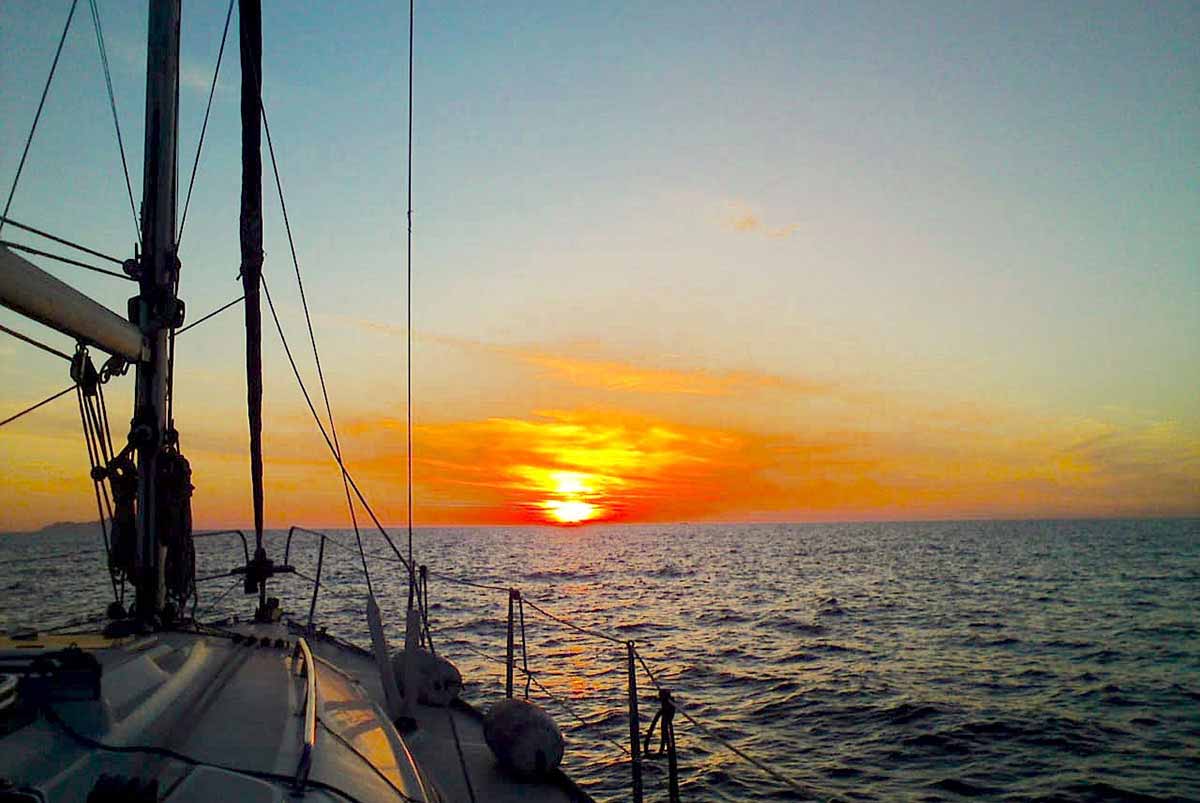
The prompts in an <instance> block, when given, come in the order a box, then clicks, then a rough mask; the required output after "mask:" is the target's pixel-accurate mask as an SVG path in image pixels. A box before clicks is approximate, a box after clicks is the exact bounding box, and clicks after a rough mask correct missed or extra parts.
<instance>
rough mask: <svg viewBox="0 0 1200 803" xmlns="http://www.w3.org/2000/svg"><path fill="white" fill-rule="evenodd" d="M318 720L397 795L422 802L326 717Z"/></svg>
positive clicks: (413, 801) (415, 802)
mask: <svg viewBox="0 0 1200 803" xmlns="http://www.w3.org/2000/svg"><path fill="white" fill-rule="evenodd" d="M317 722H318V724H320V726H321V727H322V728H324V729H325V731H326V732H327V733H328V734H329V735H330V736H332V737H333V738H335V739H337V740H338V741H339V742H341V743H342V744H343V745H344V746H345V747H346V749H347V750H349V751H350V752H351V753H353V754H354V755H356V756H358V758H359V759H361V760H362V762H363V763H364V764H366V765H367V766H368V767H370V768H371V770H372V771H373V772H374V773H375V774H376V775H378V776H379V777H380V778H381V779H383V781H384V783H386V784H387V785H388V786H390V787H391V788H392V791H393V792H395V793H396V794H397V795H399V796H400V798H401V799H402V800H406V801H412V803H422V801H420V800H418V799H417V798H415V797H410V796H409V795H406V794H405V793H404V792H403V791H401V789H400V787H398V786H396V784H395V783H393V782H392V779H391V778H389V777H387V775H385V774H384V772H383V770H381V769H379V767H377V766H375V764H374V762H372V761H371V759H369V758H367V757H366V756H365V755H363V754H362V752H361V751H360V750H359V749H358V748H357V747H355V746H354V743H353V742H351V741H350V740H349V739H347V738H346V737H345V736H342V734H340V733H338V732H337V731H335V730H334V729H333V728H331V727H329V725H328V723H326V722H325V720H324V719H322V718H321V717H317ZM308 783H309V785H311V784H312V782H311V781H309V782H308Z"/></svg>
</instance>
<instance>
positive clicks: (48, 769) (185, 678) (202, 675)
mask: <svg viewBox="0 0 1200 803" xmlns="http://www.w3.org/2000/svg"><path fill="white" fill-rule="evenodd" d="M230 634H231V635H202V634H198V633H189V632H163V633H157V634H154V635H151V636H148V637H144V638H137V639H133V638H125V639H107V638H104V637H102V636H99V635H98V634H73V635H70V636H62V637H42V638H38V639H35V640H32V641H28V640H25V641H19V642H18V641H8V640H6V641H5V642H0V654H2V655H3V656H4V657H5V658H13V657H30V656H34V655H38V654H46V653H51V652H53V651H56V650H60V649H62V648H63V647H66V646H68V645H69V644H75V645H77V646H79V647H80V648H82V649H83V650H85V651H86V652H88V653H90V654H92V655H94V656H95V657H96V658H97V659H98V661H99V662H100V666H101V699H100V700H87V701H82V700H81V701H72V702H54V703H52V704H51V705H50V706H49V710H50V716H47V714H46V713H45V712H41V714H40V715H38V714H39V712H38V711H36V710H33V709H30V710H29V711H28V712H27V719H28V721H24V722H22V721H13V722H11V723H8V724H12V725H13V727H11V728H6V729H5V730H4V731H0V733H4V735H3V736H0V778H3V779H5V780H7V781H9V782H12V783H14V784H15V785H17V786H25V787H30V788H35V789H38V790H40V791H41V792H42V793H43V794H44V795H45V799H48V800H85V799H87V798H88V796H89V794H90V792H91V791H92V790H93V789H94V788H95V786H96V784H97V783H98V782H99V781H100V778H101V775H103V774H108V775H114V774H116V775H121V776H124V777H126V778H136V779H140V780H141V781H144V782H157V783H158V789H159V799H160V800H166V801H171V802H172V803H181V802H183V803H186V802H187V801H211V800H230V801H232V800H250V801H258V800H261V801H285V800H289V799H291V798H292V797H293V795H292V787H293V783H292V779H293V778H295V777H296V775H297V769H298V768H299V767H300V765H301V758H302V752H303V751H302V743H303V740H302V738H301V730H302V727H303V723H304V718H303V716H298V715H297V714H298V712H300V713H302V712H303V711H304V703H305V683H304V679H303V678H301V677H300V675H299V674H298V672H297V668H298V667H297V665H296V663H295V662H294V660H293V658H292V654H293V646H294V644H295V636H294V635H290V634H289V633H288V630H287V627H286V626H285V625H283V624H274V625H264V624H240V625H234V626H233V627H232V629H231V631H230ZM231 636H232V637H231ZM311 647H312V650H313V653H314V655H315V656H316V670H317V671H316V678H315V681H316V688H317V700H318V705H317V709H316V710H317V722H318V723H319V725H318V727H317V738H316V744H315V747H314V749H313V750H312V753H311V756H312V758H311V769H310V772H309V775H308V778H309V780H310V781H311V782H312V783H310V785H309V786H308V788H307V790H306V792H305V795H304V797H305V798H306V799H310V800H330V801H334V800H345V799H346V798H347V797H349V798H351V799H354V800H361V801H394V800H417V801H470V800H472V792H473V793H474V795H473V798H474V799H475V800H478V801H484V800H486V801H496V802H497V803H504V802H505V801H518V800H519V801H553V802H555V803H557V802H558V801H573V800H588V797H587V796H586V795H585V794H583V793H582V792H580V791H579V790H578V789H577V788H576V787H574V785H573V784H572V783H571V782H570V781H569V780H567V779H566V778H565V776H562V775H558V776H556V777H553V778H551V779H549V780H547V781H544V782H522V781H520V780H517V779H515V778H513V777H510V776H508V775H507V774H505V773H504V772H503V771H502V770H501V769H500V768H499V767H498V766H497V764H496V761H495V759H494V758H493V757H492V754H491V751H490V749H489V748H488V747H487V745H486V744H485V743H484V740H483V731H482V723H481V719H480V718H479V716H478V714H477V713H475V712H474V711H473V710H472V709H470V708H469V707H467V706H465V705H461V706H455V707H452V708H432V707H427V706H417V709H416V712H415V713H416V718H417V727H416V728H415V729H414V730H412V731H411V732H408V733H407V734H405V735H403V736H401V734H399V733H398V732H397V731H396V729H395V728H394V726H393V725H392V723H391V722H390V721H389V720H388V718H387V716H386V714H385V713H384V709H383V705H382V701H383V691H382V684H381V682H380V679H379V675H378V672H377V670H376V668H375V664H374V662H373V660H372V659H371V658H370V657H369V656H368V655H365V654H363V653H361V652H359V651H357V650H356V649H354V648H350V647H348V646H346V645H342V644H340V643H338V642H335V641H333V640H328V639H320V638H317V639H314V640H312V642H311ZM8 716H12V715H11V712H10V714H9V715H8ZM55 718H60V719H61V722H55V721H54V719H55ZM451 719H453V722H454V729H455V730H457V733H458V740H457V742H458V745H461V750H462V757H463V758H462V761H461V762H460V759H459V748H458V746H457V745H456V740H455V738H454V733H453V731H452V729H451V725H450V723H451ZM81 737H82V738H81ZM88 740H92V741H90V742H89V741H88ZM112 748H116V750H113V749H112ZM464 765H465V768H466V772H465V774H464ZM467 777H469V779H470V781H469V783H470V790H468V786H467V783H468V781H467V780H466V778H467ZM431 779H434V780H431ZM323 785H324V786H323Z"/></svg>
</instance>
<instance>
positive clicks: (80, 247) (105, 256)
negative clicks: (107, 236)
mask: <svg viewBox="0 0 1200 803" xmlns="http://www.w3.org/2000/svg"><path fill="white" fill-rule="evenodd" d="M2 221H3V222H4V223H8V224H9V225H12V226H15V227H16V228H18V229H21V230H22V231H27V232H29V233H30V234H36V235H38V236H39V237H45V238H46V239H47V240H53V241H54V242H56V243H60V244H62V245H65V246H68V247H70V248H74V249H76V250H78V251H82V252H84V253H85V254H91V255H92V256H94V257H99V258H100V259H105V260H108V261H109V262H112V263H113V264H114V265H124V264H125V262H124V261H123V260H120V259H117V258H116V257H110V256H109V255H108V254H102V253H100V252H99V251H94V250H92V249H91V248H88V247H87V246H84V245H80V244H79V243H74V242H71V241H70V240H66V239H63V238H62V237H58V236H56V235H54V234H51V233H50V232H48V231H42V230H41V229H35V228H34V227H33V226H28V225H26V224H24V223H19V222H17V221H15V220H13V219H12V218H10V217H5V218H3V219H2Z"/></svg>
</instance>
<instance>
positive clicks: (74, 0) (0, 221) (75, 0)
mask: <svg viewBox="0 0 1200 803" xmlns="http://www.w3.org/2000/svg"><path fill="white" fill-rule="evenodd" d="M77 5H79V0H71V10H70V11H68V12H67V22H66V24H65V25H63V32H62V36H61V37H59V40H58V49H57V50H55V51H54V61H53V62H52V63H51V64H50V74H49V75H48V76H46V85H45V86H43V87H42V99H41V100H39V101H38V107H37V112H36V113H35V114H34V115H33V125H32V126H30V128H29V136H28V137H26V138H25V148H24V150H22V151H21V161H20V162H18V163H17V174H16V175H15V176H13V182H12V186H11V187H10V188H9V190H8V200H7V201H5V202H4V213H3V214H2V215H0V230H3V229H4V221H5V220H7V219H8V210H9V208H11V207H12V202H13V196H14V195H16V193H17V184H18V183H19V182H20V181H21V171H23V170H24V169H25V159H26V158H27V157H28V156H29V146H30V145H31V144H33V134H34V132H35V131H37V127H38V121H39V120H41V119H42V108H43V107H44V106H45V105H46V95H47V94H49V92H50V82H51V81H53V80H54V71H55V70H57V69H58V57H59V56H61V55H62V49H63V43H64V42H66V41H67V31H69V30H70V29H71V19H72V18H73V17H74V16H75V6H77Z"/></svg>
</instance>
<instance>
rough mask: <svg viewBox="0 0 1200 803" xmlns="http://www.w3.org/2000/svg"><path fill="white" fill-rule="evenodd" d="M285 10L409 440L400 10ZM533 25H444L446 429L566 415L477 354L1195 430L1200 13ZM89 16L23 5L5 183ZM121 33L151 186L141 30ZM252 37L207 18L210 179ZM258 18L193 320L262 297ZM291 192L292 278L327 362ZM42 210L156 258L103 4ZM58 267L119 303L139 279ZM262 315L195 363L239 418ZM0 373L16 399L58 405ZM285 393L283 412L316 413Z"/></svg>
mask: <svg viewBox="0 0 1200 803" xmlns="http://www.w3.org/2000/svg"><path fill="white" fill-rule="evenodd" d="M265 5H266V6H267V8H266V9H265V20H264V36H265V48H266V52H265V56H264V72H265V90H264V92H265V103H266V107H267V112H268V114H269V116H270V121H271V126H272V133H273V135H274V137H275V144H276V149H277V153H278V155H279V157H280V160H281V165H280V166H281V170H282V172H283V181H284V184H285V190H286V193H287V198H288V205H289V213H290V215H291V217H292V221H293V227H294V229H295V232H296V234H297V245H298V248H299V251H300V258H301V262H302V264H303V266H304V268H305V278H306V281H307V282H308V285H307V287H308V289H309V299H310V303H311V304H312V306H313V308H314V311H315V313H316V314H317V323H318V326H319V327H320V330H321V335H322V344H323V347H324V348H325V349H326V350H327V351H328V353H329V354H331V355H337V358H338V361H337V362H335V364H334V365H333V367H332V368H331V373H333V375H334V377H333V378H334V379H335V380H336V381H337V382H339V383H340V386H341V387H343V388H346V390H344V391H342V392H343V394H344V395H343V398H345V405H346V406H347V407H348V408H349V412H348V414H350V415H358V414H361V415H370V414H382V413H384V412H386V411H387V409H389V408H388V405H387V404H386V403H385V402H384V398H385V397H387V396H388V394H389V393H390V392H392V391H396V390H398V389H399V388H400V387H401V385H400V384H399V383H400V382H401V380H402V372H403V367H404V364H403V353H402V351H401V348H402V342H401V341H400V340H399V339H397V338H396V337H395V336H394V334H387V333H385V332H382V331H381V330H380V329H378V328H375V329H372V328H370V327H367V326H364V325H363V324H362V322H363V321H368V322H374V323H377V324H378V323H392V324H401V325H402V323H403V317H402V316H403V302H404V276H403V269H404V250H403V249H404V206H405V198H404V183H405V178H406V176H405V163H404V158H405V156H404V152H405V146H406V139H407V138H406V131H405V125H406V123H405V114H406V108H407V106H406V94H405V93H406V80H407V63H406V47H407V41H406V38H407V15H406V12H407V9H406V8H403V7H401V5H400V4H396V3H353V4H295V3H270V2H268V3H266V4H265ZM514 5H515V4H495V5H486V4H480V3H449V2H445V3H443V2H438V3H430V4H420V3H419V4H418V9H417V44H416V48H417V50H416V54H417V55H416V83H417V88H416V133H415V148H416V156H415V160H416V161H415V173H414V184H415V195H416V200H415V207H416V215H415V226H416V246H415V251H414V266H415V277H416V278H415V280H414V293H415V296H414V304H415V309H416V318H415V327H416V329H417V331H418V333H419V335H420V336H421V337H422V338H425V339H424V340H423V341H419V344H418V349H417V357H418V361H417V363H416V364H415V367H416V371H417V390H418V399H419V402H420V403H421V404H424V405H426V407H425V409H426V410H427V411H428V414H429V415H430V417H433V418H437V417H438V416H456V415H457V416H479V415H486V414H487V413H485V412H482V411H484V410H485V409H495V410H498V411H500V413H501V414H505V415H508V414H522V413H527V412H528V411H529V410H530V409H532V408H534V407H536V406H538V405H545V404H553V403H555V401H556V398H557V397H555V392H556V391H554V390H553V389H549V390H548V389H546V388H545V387H544V386H542V385H538V384H536V383H534V384H530V385H525V386H522V387H521V388H514V387H513V386H512V383H511V381H510V378H509V377H508V376H507V375H506V374H505V373H504V372H503V371H502V370H500V369H498V368H496V367H495V366H494V365H489V364H480V361H479V360H478V359H475V358H474V357H472V355H470V354H467V353H464V349H463V348H461V347H460V346H456V345H447V342H450V341H453V342H454V343H457V342H459V341H473V342H478V343H481V344H490V345H499V346H502V347H513V348H529V349H536V350H539V351H544V352H552V353H555V354H562V353H570V354H576V355H580V354H582V355H586V356H589V357H594V358H596V359H603V360H611V361H619V362H632V363H637V364H642V365H652V366H655V367H657V368H666V369H679V370H696V369H703V370H709V371H756V372H763V373H766V374H771V375H778V376H785V377H789V378H793V379H798V380H813V381H820V382H832V383H836V384H839V385H843V386H845V385H852V386H855V387H861V388H863V389H864V392H866V391H870V392H873V393H882V394H899V395H905V396H906V397H910V396H922V397H926V396H929V397H936V398H938V399H943V400H947V401H954V402H966V403H972V402H975V401H986V402H988V403H1001V404H1005V405H1011V406H1013V407H1014V408H1019V409H1020V410H1022V411H1024V412H1026V413H1028V414H1030V415H1050V416H1057V417H1096V416H1099V417H1106V418H1107V419H1111V420H1114V421H1143V422H1146V421H1148V422H1163V421H1167V422H1171V424H1172V426H1174V427H1177V428H1178V431H1179V432H1181V433H1185V434H1189V437H1191V436H1195V435H1196V433H1198V432H1200V398H1198V395H1197V388H1198V387H1200V312H1198V311H1200V225H1198V221H1200V48H1197V47H1196V42H1197V41H1200V7H1198V6H1197V5H1196V4H1194V3H1183V2H1181V3H1154V4H1145V3H1132V2H1129V3H1111V2H1086V3H1067V2H1061V3H1051V4H1047V3H1016V2H1002V3H972V4H963V3H915V4H888V3H839V4H817V3H767V2H754V3H737V4H728V3H698V2H697V3H634V4H620V3H618V4H595V3H572V2H554V3H539V4H534V3H529V4H520V6H521V7H520V8H514V7H513V6H514ZM68 6H69V4H68V3H66V2H49V3H43V2H28V1H27V0H12V2H9V3H6V4H5V8H4V11H3V12H2V19H3V24H2V25H0V53H2V54H3V55H2V56H0V59H3V61H2V62H0V69H2V76H3V80H2V82H0V83H2V94H0V121H2V122H0V176H3V177H4V182H5V183H4V185H3V186H4V187H5V189H7V186H8V181H10V180H11V176H12V175H13V173H14V171H15V167H16V163H17V160H18V157H19V154H20V147H21V144H22V143H23V141H24V137H25V135H26V133H27V130H28V124H29V122H30V121H31V119H32V114H33V111H34V109H35V107H36V103H37V97H38V94H39V92H40V89H41V84H42V81H43V80H44V77H45V74H46V71H47V68H48V66H49V63H50V60H51V58H52V55H53V48H54V46H55V44H56V41H57V35H58V33H59V31H60V30H61V26H62V22H63V20H64V18H65V15H66V11H67V8H68ZM100 7H101V11H102V14H103V16H104V26H105V33H106V37H107V43H108V49H109V52H110V60H111V62H112V69H113V80H114V84H115V88H116V91H117V99H118V103H119V106H120V115H121V122H122V128H123V133H124V135H125V139H126V147H127V151H128V153H129V157H130V168H131V172H132V175H133V180H134V190H135V196H140V175H141V135H142V131H141V125H140V117H141V114H142V103H143V91H144V75H143V69H144V44H143V40H144V37H145V9H144V7H143V5H142V4H140V3H133V2H111V1H109V2H101V3H100ZM223 17H224V4H223V3H220V2H188V3H185V21H184V28H183V62H184V78H183V87H182V89H181V103H182V108H183V113H182V115H181V143H182V144H181V159H180V161H181V164H182V165H183V166H184V171H185V176H186V171H187V170H189V169H190V165H191V159H192V156H193V154H194V148H195V142H196V138H197V134H198V130H199V123H200V119H201V117H202V114H203V109H204V100H205V97H206V94H207V82H208V80H209V78H210V76H211V70H212V65H213V62H214V59H215V54H216V48H217V44H218V42H219V40H220V34H221V25H222V22H223ZM236 25H237V22H236V13H235V19H234V22H233V26H232V30H231V33H230V45H229V47H228V48H227V50H226V54H225V55H226V59H225V63H224V66H223V68H222V73H221V81H220V84H219V86H218V90H217V94H216V100H215V104H214V108H213V118H212V122H211V123H210V129H209V134H208V141H207V143H206V146H205V151H204V158H203V161H202V163H201V168H200V174H199V178H198V180H197V185H196V192H195V196H194V198H193V201H192V209H191V211H190V212H189V219H188V225H187V232H186V234H185V235H184V240H183V249H182V258H183V262H184V266H185V273H184V279H183V287H182V295H183V296H184V297H185V298H186V300H187V302H188V304H189V309H190V311H191V312H192V314H193V315H198V314H201V313H202V312H204V311H206V310H208V309H211V308H213V307H215V306H217V305H219V304H220V303H223V302H224V301H226V300H228V299H230V298H233V297H235V296H236V295H238V294H239V292H240V290H239V289H238V284H237V282H236V273H237V262H238V257H237V253H238V245H237V209H238V207H237V199H238V181H239V174H238V154H237V147H238V136H237V131H238V119H237V75H238V73H237V62H238V54H237V38H236ZM268 181H269V179H268ZM273 192H274V190H273V187H272V186H271V185H270V184H269V183H267V185H266V187H265V197H266V198H267V208H268V211H269V214H271V217H270V219H269V220H268V232H267V245H266V248H267V268H266V270H267V273H268V276H270V277H272V282H273V285H272V287H273V288H278V290H277V293H278V294H279V297H280V300H281V301H282V302H283V303H284V309H285V311H286V312H287V314H288V316H289V322H290V324H291V325H292V327H293V331H295V337H296V339H297V340H298V342H302V341H299V338H300V330H299V329H296V328H295V327H297V326H299V325H300V324H299V318H297V317H296V313H297V301H296V295H295V292H294V290H293V289H292V286H291V284H289V283H288V279H287V277H288V276H289V275H290V263H289V260H288V256H287V245H286V241H285V240H284V239H283V238H282V226H281V223H280V221H279V220H278V216H277V215H275V214H273V213H271V210H273V209H274V207H275V203H276V202H275V201H274V200H273ZM181 202H182V194H181ZM12 214H13V217H14V218H16V219H17V220H21V221H23V222H29V223H31V224H33V225H39V226H44V227H46V228H48V229H50V230H51V231H55V232H62V233H65V234H69V235H71V236H72V237H75V238H77V239H79V240H80V241H83V242H85V243H87V244H89V245H93V246H94V247H97V248H100V249H101V250H107V251H109V252H112V253H115V254H118V255H126V254H128V253H129V252H130V249H131V245H132V232H133V225H132V222H131V219H130V218H131V215H130V213H129V210H128V202H127V200H126V199H125V194H124V186H123V180H122V179H121V174H120V165H119V160H118V157H117V151H116V145H115V141H114V137H113V133H112V122H111V119H110V117H109V112H108V108H107V100H106V97H105V94H104V85H103V79H102V76H101V73H100V70H99V60H98V56H97V50H96V43H95V41H94V35H93V33H92V29H91V20H90V17H89V14H88V10H87V6H86V4H81V5H80V7H79V9H78V10H77V12H76V19H75V22H74V24H73V26H72V32H71V34H70V36H69V38H68V42H67V45H66V48H65V50H64V55H63V62H62V64H61V66H60V69H59V73H58V76H57V78H56V79H55V84H54V86H53V88H52V90H51V93H50V99H49V101H48V103H47V107H46V112H45V114H44V117H43V120H42V122H41V125H40V127H39V131H38V136H37V138H36V139H35V141H34V146H33V149H32V152H31V155H30V159H29V163H28V165H27V167H26V173H25V176H24V178H23V179H22V182H21V185H20V189H19V190H18V192H17V196H16V200H15V201H14V204H13V208H12ZM4 236H5V237H9V236H13V237H14V238H16V234H15V233H14V232H12V231H11V230H6V231H5V233H4ZM21 239H24V238H23V237H22V238H21ZM53 270H54V272H56V273H58V274H59V275H70V276H72V277H73V279H74V280H76V283H77V284H78V285H79V286H82V287H83V288H85V289H88V290H89V291H92V292H96V293H98V294H100V295H101V296H102V297H103V298H104V299H105V300H106V301H108V302H109V303H110V304H111V305H112V306H114V307H118V308H120V307H121V306H123V302H122V299H123V297H124V295H125V293H126V291H127V289H128V288H125V287H116V288H114V287H113V286H112V282H110V281H107V280H105V279H96V280H93V279H91V278H89V277H78V276H77V275H76V274H74V273H71V272H70V269H64V270H63V271H60V270H58V269H57V268H54V269H53ZM237 317H238V316H237V315H236V314H233V313H231V314H229V315H228V316H227V317H225V318H224V319H222V320H220V321H219V322H215V323H214V324H213V325H211V326H210V327H208V329H209V331H207V332H206V333H205V334H204V338H205V340H204V344H203V345H202V346H201V345H197V346H195V347H194V348H195V351H194V352H190V353H189V357H190V359H192V360H193V361H194V362H193V365H194V368H193V370H194V371H195V372H196V373H195V374H194V375H195V376H199V377H202V379H197V380H195V389H194V390H195V393H196V394H197V396H198V398H200V399H202V400H204V403H205V404H211V405H213V406H215V407H217V408H220V409H225V407H224V406H225V405H226V404H228V405H229V409H231V410H232V409H235V408H234V406H233V405H234V404H235V402H236V399H237V397H238V396H239V394H240V390H238V387H239V386H238V384H237V382H238V380H237V360H236V359H233V361H232V363H231V361H230V358H231V355H232V356H234V357H236V353H237V351H238V350H239V349H240V348H241V346H240V342H241V336H240V333H239V328H238V320H237ZM13 320H14V318H13V316H11V315H9V314H8V313H6V312H5V313H0V321H2V322H6V323H10V324H11V323H12V321H13ZM356 322H357V323H356ZM197 335H199V332H197ZM49 339H53V336H49ZM60 340H61V339H60ZM421 343H424V345H421ZM0 348H2V350H0V384H3V385H4V386H5V389H4V390H3V391H0V400H2V401H3V403H4V404H5V405H6V409H7V407H8V406H11V407H14V408H15V407H18V406H20V404H21V403H27V402H28V401H32V400H36V399H37V398H40V395H39V394H41V393H42V391H46V392H49V391H50V390H53V389H55V387H59V386H61V385H62V384H63V380H62V377H61V376H59V374H61V369H60V367H59V366H57V365H55V364H54V363H52V362H51V361H49V360H42V359H41V358H40V357H38V356H36V354H33V355H31V354H30V353H29V352H27V351H25V350H23V349H24V347H22V346H20V344H16V345H13V344H12V343H4V344H2V346H0ZM268 351H269V353H273V351H274V344H273V341H272V342H271V343H270V344H269V345H268ZM467 351H469V349H468V350H467ZM330 359H331V360H332V359H333V358H330ZM283 370H284V369H283V368H282V367H280V369H279V370H278V371H276V372H275V373H274V374H273V376H272V378H271V381H272V382H274V383H275V384H274V385H273V386H272V387H275V388H276V389H277V390H278V393H279V394H281V396H282V397H283V398H284V399H285V400H286V403H287V404H291V405H294V404H295V402H296V397H295V394H294V391H292V390H291V389H290V386H289V385H288V384H287V383H288V382H289V381H290V380H289V379H288V377H287V376H286V375H285V374H283V373H282V371H283ZM188 381H192V380H188ZM42 395H44V394H42ZM335 400H336V399H335ZM765 406H769V405H764V407H765ZM751 410H753V411H754V412H750V411H751ZM393 412H394V410H393ZM759 413H762V414H763V415H764V416H765V418H764V420H763V424H762V425H763V426H764V427H765V428H767V429H775V430H780V431H789V430H791V429H794V428H795V427H796V426H799V422H800V421H801V420H802V419H804V417H805V416H806V415H808V411H807V410H800V409H782V410H780V409H774V410H771V411H769V412H764V410H759V409H758V408H756V407H754V405H753V404H752V403H751V402H749V401H748V402H747V406H746V407H743V408H742V412H741V414H740V418H739V420H743V421H744V420H745V419H746V418H749V417H752V416H757V415H759ZM872 414H873V415H875V414H877V415H879V416H881V417H886V415H885V413H880V412H879V411H878V410H876V411H874V412H873V413H872ZM687 415H692V413H687ZM703 415H705V414H704V413H702V412H695V416H696V417H703ZM714 415H716V416H717V417H718V418H719V417H721V416H722V415H726V414H725V413H717V414H714ZM1193 459H1194V458H1193Z"/></svg>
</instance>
